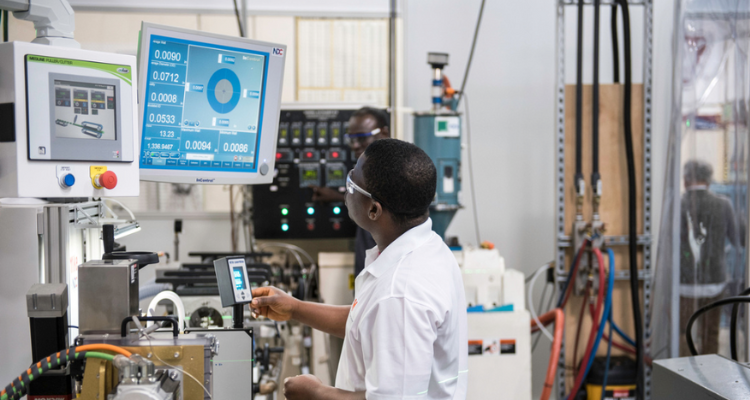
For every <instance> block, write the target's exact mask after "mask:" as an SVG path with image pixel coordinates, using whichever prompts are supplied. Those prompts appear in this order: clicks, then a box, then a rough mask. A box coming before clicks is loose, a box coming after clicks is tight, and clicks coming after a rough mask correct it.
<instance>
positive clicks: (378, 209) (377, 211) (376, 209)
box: [367, 200, 383, 221]
mask: <svg viewBox="0 0 750 400" xmlns="http://www.w3.org/2000/svg"><path fill="white" fill-rule="evenodd" d="M382 216H383V206H382V205H381V204H380V203H379V202H377V201H375V200H373V201H372V205H371V206H370V209H369V210H368V211H367V217H368V218H370V220H371V221H377V220H379V219H380V218H381V217H382Z"/></svg>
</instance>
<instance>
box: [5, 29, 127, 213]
mask: <svg viewBox="0 0 750 400" xmlns="http://www.w3.org/2000/svg"><path fill="white" fill-rule="evenodd" d="M135 65H136V59H135V57H133V56H129V55H122V54H111V53H102V52H96V51H88V50H80V49H72V48H63V47H54V46H45V45H40V44H33V43H23V42H11V43H2V44H0V197H41V198H70V197H102V196H138V194H139V173H138V164H137V163H136V162H135V161H136V158H135V155H136V153H137V137H136V135H135V129H136V121H137V117H138V114H137V108H136V87H135V77H136V73H135Z"/></svg>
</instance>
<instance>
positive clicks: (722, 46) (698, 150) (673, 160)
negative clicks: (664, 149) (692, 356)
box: [650, 0, 750, 359]
mask: <svg viewBox="0 0 750 400" xmlns="http://www.w3.org/2000/svg"><path fill="white" fill-rule="evenodd" d="M749 52H750V2H748V1H747V0H677V1H676V7H675V33H674V38H673V56H674V57H673V62H674V64H673V76H672V78H673V92H672V94H673V96H672V110H671V124H670V131H669V153H668V159H667V168H666V174H667V175H666V180H665V185H666V186H665V192H664V206H663V214H662V220H661V228H660V232H659V238H658V248H657V262H656V267H655V273H654V284H653V289H654V295H653V296H654V301H653V310H652V315H653V323H652V326H651V329H650V331H651V338H650V340H651V343H650V344H651V354H652V357H653V358H654V359H659V358H668V357H678V356H687V355H689V351H688V349H687V346H686V341H685V327H686V324H687V322H688V319H689V318H690V316H691V315H692V313H693V312H695V311H696V310H698V309H699V308H700V307H702V306H704V305H706V304H708V303H710V302H712V301H715V300H717V299H719V298H723V297H727V296H732V295H737V294H739V293H740V292H741V291H742V290H744V289H745V288H746V287H748V286H750V285H749V284H748V278H747V249H746V243H747V240H746V230H747V220H748V198H747V188H748V139H750V137H749V135H750V133H749V131H748V100H749V98H750V87H749V85H750V76H749V75H748V74H749V73H750V71H749V69H748V66H749V63H750V59H749V58H748V57H749V54H750V53H749ZM730 316H731V306H727V307H725V308H723V309H719V310H716V311H715V312H709V313H707V314H704V315H703V316H702V317H701V318H700V319H699V320H697V322H696V324H695V328H694V329H693V339H694V343H695V346H696V348H697V350H698V352H699V353H701V354H703V353H719V354H723V355H727V356H728V355H729V321H730ZM746 321H747V315H746V314H745V311H744V310H743V311H742V312H741V314H740V324H739V327H740V329H739V332H738V338H739V341H738V342H739V347H738V350H739V354H740V357H741V359H744V356H743V355H744V354H746V348H747V347H746V344H747V329H746V327H747V322H746Z"/></svg>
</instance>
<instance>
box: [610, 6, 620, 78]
mask: <svg viewBox="0 0 750 400" xmlns="http://www.w3.org/2000/svg"><path fill="white" fill-rule="evenodd" d="M610 24H611V28H612V68H613V75H614V78H613V82H614V83H620V49H619V43H618V41H617V2H614V3H613V4H612V15H611V19H610Z"/></svg>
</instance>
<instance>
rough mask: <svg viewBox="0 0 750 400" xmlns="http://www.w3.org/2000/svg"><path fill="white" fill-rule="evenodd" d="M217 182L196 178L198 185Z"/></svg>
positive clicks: (213, 179) (210, 179) (212, 179)
mask: <svg viewBox="0 0 750 400" xmlns="http://www.w3.org/2000/svg"><path fill="white" fill-rule="evenodd" d="M215 180H216V178H195V181H196V182H198V183H213V182H214V181H215Z"/></svg>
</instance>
